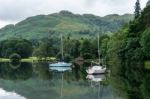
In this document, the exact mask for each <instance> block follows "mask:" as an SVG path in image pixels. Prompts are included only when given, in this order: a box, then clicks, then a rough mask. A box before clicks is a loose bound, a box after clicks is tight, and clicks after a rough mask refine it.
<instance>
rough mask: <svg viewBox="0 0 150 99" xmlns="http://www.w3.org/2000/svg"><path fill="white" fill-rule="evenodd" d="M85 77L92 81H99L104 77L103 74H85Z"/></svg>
mask: <svg viewBox="0 0 150 99" xmlns="http://www.w3.org/2000/svg"><path fill="white" fill-rule="evenodd" d="M86 78H87V79H89V80H91V81H94V82H101V81H103V80H104V79H105V78H106V77H105V75H87V77H86Z"/></svg>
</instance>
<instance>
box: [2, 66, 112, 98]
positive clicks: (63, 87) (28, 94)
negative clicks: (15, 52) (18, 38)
mask: <svg viewBox="0 0 150 99" xmlns="http://www.w3.org/2000/svg"><path fill="white" fill-rule="evenodd" d="M61 70H62V71H63V72H62V71H61V72H59V71H60V68H59V69H58V71H56V69H55V70H53V69H51V68H49V64H48V63H35V64H34V63H32V64H31V63H21V64H20V65H19V67H17V68H12V66H11V65H10V64H9V63H0V78H1V79H0V88H2V89H4V90H5V91H6V92H14V93H16V94H17V95H20V96H23V97H25V98H26V99H50V98H51V99H60V98H61V99H114V95H115V94H114V92H113V91H112V88H111V86H109V85H104V84H102V83H99V82H101V81H102V80H105V77H103V76H98V75H93V76H87V74H86V71H85V70H86V68H85V67H84V66H78V67H77V66H72V67H70V68H69V69H68V68H65V69H61ZM88 77H89V78H88ZM87 78H88V79H87ZM91 81H92V85H94V86H95V87H91ZM96 83H97V84H96ZM99 84H100V86H99ZM99 88H100V89H101V90H99ZM0 93H1V92H0ZM11 96H12V95H8V97H10V98H11ZM0 98H1V97H0ZM16 99H17V98H16ZM18 99H23V98H21V97H20V98H18Z"/></svg>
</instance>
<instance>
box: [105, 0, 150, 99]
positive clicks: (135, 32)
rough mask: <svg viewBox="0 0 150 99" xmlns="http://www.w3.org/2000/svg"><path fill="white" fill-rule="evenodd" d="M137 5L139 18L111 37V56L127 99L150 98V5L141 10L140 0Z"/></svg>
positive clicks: (113, 75)
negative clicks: (148, 67)
mask: <svg viewBox="0 0 150 99" xmlns="http://www.w3.org/2000/svg"><path fill="white" fill-rule="evenodd" d="M135 8H136V10H135V20H133V21H131V22H130V23H129V24H128V25H126V26H124V27H123V28H122V29H121V30H120V31H118V32H117V33H115V34H113V36H112V37H111V38H110V41H109V44H108V45H109V48H108V51H107V56H108V59H109V64H110V65H111V66H110V67H111V72H112V75H111V76H112V81H114V86H115V87H116V88H117V89H120V90H122V92H121V91H120V90H119V92H120V94H122V95H124V96H125V97H126V98H127V99H150V85H149V83H150V71H149V70H148V69H146V68H145V67H146V64H145V63H146V62H147V61H149V60H150V28H149V27H150V13H149V12H150V6H147V7H146V8H145V9H144V10H143V11H141V10H140V7H139V0H137V3H136V7H135ZM116 81H117V84H116ZM118 83H119V84H118Z"/></svg>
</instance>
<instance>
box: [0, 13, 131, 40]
mask: <svg viewBox="0 0 150 99" xmlns="http://www.w3.org/2000/svg"><path fill="white" fill-rule="evenodd" d="M132 19H133V15H130V14H125V15H122V16H120V15H116V14H114V15H108V16H105V17H99V16H94V15H90V14H84V15H78V14H73V13H71V12H68V11H61V12H59V13H54V14H50V15H38V16H33V17H29V18H27V19H25V20H23V21H21V22H19V23H17V24H16V25H7V26H5V27H4V28H2V29H0V40H4V39H8V38H10V37H22V38H26V39H35V38H36V39H37V38H38V39H40V38H44V37H47V36H54V37H55V36H58V35H59V34H60V33H63V34H64V35H70V36H74V37H79V36H80V37H83V36H86V37H88V36H93V35H95V31H97V32H105V33H106V32H107V33H110V32H115V31H117V30H118V29H120V27H122V26H123V25H124V24H125V23H127V22H129V21H130V20H132Z"/></svg>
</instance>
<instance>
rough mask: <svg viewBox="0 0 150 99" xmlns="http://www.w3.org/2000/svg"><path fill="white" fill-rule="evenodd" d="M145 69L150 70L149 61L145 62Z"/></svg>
mask: <svg viewBox="0 0 150 99" xmlns="http://www.w3.org/2000/svg"><path fill="white" fill-rule="evenodd" d="M145 68H146V69H150V61H145Z"/></svg>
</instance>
